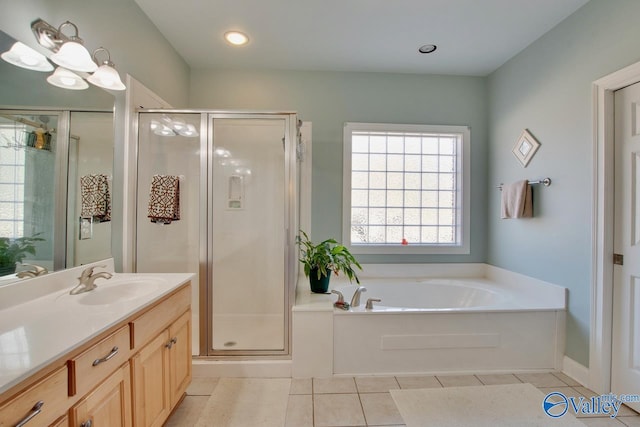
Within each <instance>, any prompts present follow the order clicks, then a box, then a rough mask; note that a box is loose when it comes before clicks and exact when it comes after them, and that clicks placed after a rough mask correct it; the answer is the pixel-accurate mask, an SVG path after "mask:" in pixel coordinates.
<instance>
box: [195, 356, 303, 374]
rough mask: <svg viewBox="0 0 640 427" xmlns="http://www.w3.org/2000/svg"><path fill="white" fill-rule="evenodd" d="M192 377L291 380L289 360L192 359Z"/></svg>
mask: <svg viewBox="0 0 640 427" xmlns="http://www.w3.org/2000/svg"><path fill="white" fill-rule="evenodd" d="M192 374H193V376H194V377H219V378H221V377H241V378H249V377H250V378H291V360H238V361H233V360H206V359H194V360H193V364H192Z"/></svg>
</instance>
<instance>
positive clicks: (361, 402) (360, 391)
mask: <svg viewBox="0 0 640 427" xmlns="http://www.w3.org/2000/svg"><path fill="white" fill-rule="evenodd" d="M515 383H531V384H533V385H534V386H535V387H537V388H538V389H540V390H541V391H542V392H543V393H549V392H552V391H558V392H562V393H564V394H565V395H566V396H576V397H578V396H585V397H591V396H594V395H596V393H594V392H593V391H591V390H589V389H587V388H585V387H582V386H581V385H580V384H579V383H577V382H576V381H574V380H572V379H571V378H569V377H567V376H566V375H564V374H562V373H559V372H553V373H535V374H499V375H438V376H387V377H385V376H376V377H336V378H313V379H311V378H308V379H292V380H291V387H290V390H289V402H288V406H287V413H286V424H285V426H286V427H347V426H396V427H398V426H404V424H403V420H402V417H401V416H400V413H399V412H398V410H397V408H396V406H395V403H394V401H393V399H392V398H391V395H390V393H389V390H392V389H409V388H432V387H459V386H478V385H494V384H515ZM217 384H218V379H217V378H194V379H193V382H192V383H191V386H190V387H189V389H188V390H187V396H186V397H185V399H184V400H183V402H182V404H181V405H180V406H179V407H178V408H177V409H176V411H175V412H174V413H173V415H172V416H171V417H170V418H169V420H168V421H167V423H166V424H165V427H190V426H193V425H195V424H196V422H197V421H198V419H199V418H200V415H201V413H202V411H203V410H204V408H205V405H206V403H207V401H208V399H209V396H211V393H213V390H214V389H215V387H216V385H217ZM580 420H581V421H582V422H583V423H584V424H585V425H587V426H591V427H624V426H627V427H640V415H638V414H637V413H636V412H634V411H632V410H631V409H629V408H627V407H622V408H621V409H620V411H619V413H618V417H617V418H615V419H611V418H609V417H607V416H598V417H593V416H589V417H581V418H580ZM210 425H212V426H214V425H215V422H214V420H212V421H211V424H210ZM247 427H259V426H247Z"/></svg>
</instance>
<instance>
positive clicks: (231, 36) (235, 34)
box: [224, 31, 249, 46]
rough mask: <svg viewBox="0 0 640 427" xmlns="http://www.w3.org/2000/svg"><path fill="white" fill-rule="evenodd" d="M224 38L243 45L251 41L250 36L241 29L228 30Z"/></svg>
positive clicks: (237, 44) (235, 44) (234, 43)
mask: <svg viewBox="0 0 640 427" xmlns="http://www.w3.org/2000/svg"><path fill="white" fill-rule="evenodd" d="M224 39H225V40H226V41H228V42H229V43H231V44H232V45H234V46H242V45H245V44H247V43H249V37H247V35H246V34H244V33H241V32H240V31H228V32H226V33H224Z"/></svg>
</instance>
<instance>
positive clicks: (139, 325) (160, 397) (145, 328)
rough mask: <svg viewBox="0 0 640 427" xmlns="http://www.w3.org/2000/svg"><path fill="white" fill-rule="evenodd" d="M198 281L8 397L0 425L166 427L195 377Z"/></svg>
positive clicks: (0, 403) (0, 402)
mask: <svg viewBox="0 0 640 427" xmlns="http://www.w3.org/2000/svg"><path fill="white" fill-rule="evenodd" d="M190 305H191V285H190V283H187V284H184V285H183V286H181V287H179V288H178V289H177V290H175V291H174V292H172V293H171V294H170V295H168V296H166V297H164V298H163V299H161V300H160V301H158V302H156V303H155V304H153V305H151V306H150V307H146V308H144V309H141V310H138V311H136V312H132V313H131V314H130V315H129V316H128V317H127V318H125V319H122V321H120V322H118V323H117V324H115V325H113V326H112V327H110V328H108V329H107V330H105V331H104V332H103V333H101V334H98V335H96V336H95V337H93V338H91V339H89V340H87V342H85V343H84V344H82V345H80V346H79V347H78V348H76V349H75V350H73V351H70V352H69V353H68V354H66V355H64V356H62V357H60V358H59V359H58V360H57V361H55V362H53V363H52V364H51V365H49V366H47V367H45V368H43V369H42V370H41V371H40V373H38V374H36V375H34V376H32V377H30V378H28V379H27V380H25V381H24V382H23V383H21V384H19V385H17V386H15V387H14V388H12V389H9V390H8V391H7V392H5V393H4V394H2V395H0V427H9V426H11V427H13V426H15V425H16V424H18V423H19V422H21V421H23V420H25V419H27V418H29V420H30V421H29V422H28V423H27V424H26V425H25V427H27V426H28V427H104V426H108V427H132V426H136V427H143V426H145V427H146V426H158V427H160V426H162V425H163V424H164V422H165V421H166V419H167V418H168V416H169V414H170V413H171V411H172V410H173V409H174V408H175V406H176V405H177V404H178V403H179V401H180V399H181V398H182V396H183V395H184V393H185V391H186V388H187V386H188V385H189V383H190V382H191V310H190Z"/></svg>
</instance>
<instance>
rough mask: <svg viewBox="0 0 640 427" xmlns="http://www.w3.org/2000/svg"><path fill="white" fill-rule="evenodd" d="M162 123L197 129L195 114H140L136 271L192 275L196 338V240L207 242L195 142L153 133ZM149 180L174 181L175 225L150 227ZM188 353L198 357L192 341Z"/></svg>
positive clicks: (186, 138)
mask: <svg viewBox="0 0 640 427" xmlns="http://www.w3.org/2000/svg"><path fill="white" fill-rule="evenodd" d="M166 118H168V119H170V120H183V121H184V122H185V124H192V125H193V126H194V127H195V128H196V129H199V128H200V114H180V115H176V114H172V115H165V114H155V113H145V114H140V117H139V123H138V127H139V129H138V132H139V137H138V186H137V193H138V194H137V203H138V204H137V214H136V215H137V221H136V223H137V226H136V228H137V230H136V271H137V272H138V273H151V272H158V273H195V274H196V277H195V279H194V280H193V286H192V289H193V301H194V303H193V304H192V313H193V320H194V321H193V322H192V325H193V329H194V337H197V336H198V335H197V334H198V325H199V321H198V316H199V314H198V303H197V301H198V283H199V277H198V274H199V265H200V239H201V238H202V239H206V231H204V230H200V203H201V201H200V173H201V168H200V151H201V147H200V138H199V136H191V137H188V136H181V135H176V134H168V135H163V134H162V132H161V131H158V128H159V126H163V124H162V123H163V122H164V121H165V120H167V119H166ZM163 119H164V120H163ZM167 133H168V132H167ZM153 175H170V176H178V177H179V179H180V181H179V185H180V191H179V204H180V209H179V210H180V219H179V220H177V221H171V222H170V223H168V224H164V223H162V222H155V223H154V222H151V220H150V218H149V217H148V208H149V200H150V190H151V181H152V177H153ZM193 352H194V354H198V353H199V348H198V340H197V339H194V340H193Z"/></svg>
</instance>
